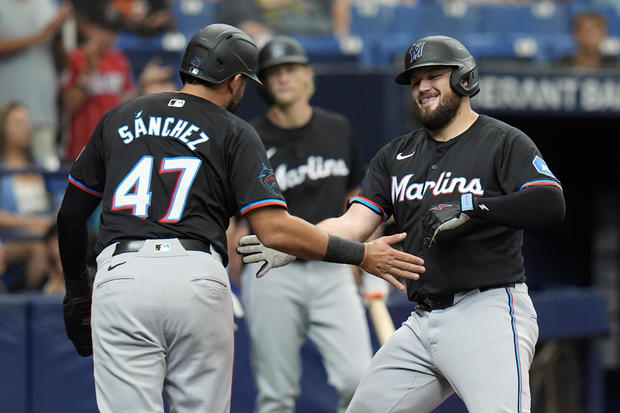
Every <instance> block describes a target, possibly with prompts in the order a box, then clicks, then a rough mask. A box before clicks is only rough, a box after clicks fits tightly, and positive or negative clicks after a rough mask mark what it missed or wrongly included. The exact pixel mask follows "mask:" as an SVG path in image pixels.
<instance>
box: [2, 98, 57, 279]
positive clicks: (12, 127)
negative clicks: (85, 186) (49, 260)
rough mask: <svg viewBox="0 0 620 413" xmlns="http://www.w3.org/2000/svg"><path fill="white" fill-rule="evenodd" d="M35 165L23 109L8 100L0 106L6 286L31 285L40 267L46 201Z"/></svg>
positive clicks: (48, 202) (47, 214)
mask: <svg viewBox="0 0 620 413" xmlns="http://www.w3.org/2000/svg"><path fill="white" fill-rule="evenodd" d="M35 166H36V164H35V163H34V161H33V157H32V154H31V125H30V119H29V114H28V110H27V109H26V107H25V106H23V105H21V104H16V103H12V104H9V105H7V106H6V107H4V108H2V110H0V195H1V196H0V238H1V239H2V240H3V242H4V243H5V245H6V251H5V253H6V257H5V258H6V265H7V266H8V267H9V269H8V270H7V274H5V276H4V281H5V284H7V287H9V289H11V290H15V289H22V288H33V287H36V286H37V285H38V283H39V282H40V280H41V277H42V275H43V273H44V272H45V268H46V260H45V248H44V246H43V242H42V237H43V235H44V234H45V233H46V232H47V231H48V229H49V227H50V225H51V221H52V220H51V215H52V211H51V207H50V205H51V200H50V196H49V193H48V191H47V187H46V183H45V179H44V176H43V175H41V174H40V173H38V172H36V171H32V169H31V168H33V167H35Z"/></svg>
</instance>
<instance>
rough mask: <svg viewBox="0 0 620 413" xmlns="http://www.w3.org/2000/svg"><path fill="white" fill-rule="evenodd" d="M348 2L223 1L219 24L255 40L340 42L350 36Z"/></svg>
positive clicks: (334, 0) (316, 0)
mask: <svg viewBox="0 0 620 413" xmlns="http://www.w3.org/2000/svg"><path fill="white" fill-rule="evenodd" d="M349 1H350V0H303V1H302V0H225V1H221V2H220V20H221V21H222V22H223V23H228V24H232V25H234V26H237V27H239V28H241V29H242V30H243V31H245V32H246V33H248V34H249V35H251V36H253V37H255V38H258V39H261V38H262V39H268V38H269V37H271V35H272V34H273V33H278V34H288V35H319V36H335V37H337V38H344V37H347V36H349V34H350V26H351V14H350V13H351V10H350V3H349Z"/></svg>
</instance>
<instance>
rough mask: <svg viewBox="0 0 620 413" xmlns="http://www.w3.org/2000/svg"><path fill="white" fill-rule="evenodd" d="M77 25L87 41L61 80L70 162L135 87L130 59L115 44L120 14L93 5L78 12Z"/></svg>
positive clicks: (76, 52) (73, 58)
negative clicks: (67, 125) (86, 12)
mask: <svg viewBox="0 0 620 413" xmlns="http://www.w3.org/2000/svg"><path fill="white" fill-rule="evenodd" d="M78 27H79V31H80V34H82V36H83V38H84V41H83V42H82V44H81V45H80V47H79V48H78V49H76V50H75V51H73V53H72V54H71V56H70V61H69V68H68V70H67V72H66V73H65V76H64V80H63V84H62V98H63V108H64V109H65V111H66V112H68V113H69V114H70V117H71V126H70V130H69V139H68V142H67V144H66V147H65V160H66V161H68V162H73V161H75V159H76V158H77V157H78V155H79V154H80V152H81V151H82V148H84V146H85V145H86V143H87V142H88V140H89V139H90V135H91V134H92V133H93V131H94V130H95V127H96V126H97V122H99V119H100V118H101V117H102V116H103V115H104V114H105V113H106V112H107V111H108V110H110V109H112V108H114V107H116V106H118V105H119V104H120V103H121V102H123V100H124V98H125V96H127V95H128V94H129V93H130V92H131V91H132V90H133V84H132V83H133V82H132V70H131V65H130V63H129V59H128V58H127V56H126V55H125V53H123V52H122V51H120V50H117V49H115V48H114V43H115V42H116V40H117V37H118V33H119V31H120V30H121V29H122V27H123V25H122V20H121V17H120V15H119V14H118V13H117V12H115V10H114V9H113V8H111V7H108V6H106V7H104V8H103V9H101V11H100V12H97V9H93V10H92V11H91V12H90V13H88V14H78Z"/></svg>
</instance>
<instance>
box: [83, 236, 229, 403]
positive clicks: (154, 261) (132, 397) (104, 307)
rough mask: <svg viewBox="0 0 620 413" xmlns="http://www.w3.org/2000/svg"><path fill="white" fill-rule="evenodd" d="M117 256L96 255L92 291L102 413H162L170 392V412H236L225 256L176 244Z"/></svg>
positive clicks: (167, 242) (147, 246)
mask: <svg viewBox="0 0 620 413" xmlns="http://www.w3.org/2000/svg"><path fill="white" fill-rule="evenodd" d="M157 244H159V245H160V247H156V245H157ZM162 245H164V247H162ZM113 251H114V245H112V246H109V247H107V248H106V249H104V250H103V251H102V252H101V253H100V254H99V256H98V257H97V276H96V278H95V283H94V287H93V306H92V334H93V358H94V360H93V361H94V370H95V385H96V389H95V390H96V396H97V405H98V407H99V410H100V411H101V412H103V413H157V412H163V411H164V406H163V398H162V392H163V390H165V391H166V393H167V395H168V400H169V404H170V409H171V412H177V413H198V412H202V413H227V412H229V410H230V397H231V382H232V369H233V351H234V349H233V345H234V343H233V340H234V337H233V314H232V300H231V292H230V285H229V282H228V275H227V273H226V270H225V268H224V267H223V266H222V262H221V259H220V257H219V255H217V253H215V252H214V251H212V253H211V254H208V253H205V252H199V251H186V250H185V249H184V248H183V247H182V246H181V244H180V243H179V242H178V240H176V239H171V240H147V241H146V243H145V245H144V247H143V248H142V249H141V250H140V251H139V252H133V253H123V254H119V255H116V256H112V253H113Z"/></svg>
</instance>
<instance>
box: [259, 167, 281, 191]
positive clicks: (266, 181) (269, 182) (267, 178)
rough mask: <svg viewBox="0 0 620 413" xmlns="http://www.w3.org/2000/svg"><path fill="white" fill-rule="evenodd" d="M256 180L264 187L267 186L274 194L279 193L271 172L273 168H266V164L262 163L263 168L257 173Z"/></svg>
mask: <svg viewBox="0 0 620 413" xmlns="http://www.w3.org/2000/svg"><path fill="white" fill-rule="evenodd" d="M258 180H259V181H260V183H261V184H263V186H264V187H265V188H267V189H268V190H269V191H270V192H271V193H273V194H274V195H280V194H279V193H278V191H277V190H276V183H277V181H276V177H275V175H274V173H273V169H271V168H268V167H267V165H265V164H263V169H261V171H260V173H259V174H258Z"/></svg>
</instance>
